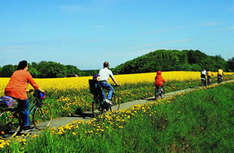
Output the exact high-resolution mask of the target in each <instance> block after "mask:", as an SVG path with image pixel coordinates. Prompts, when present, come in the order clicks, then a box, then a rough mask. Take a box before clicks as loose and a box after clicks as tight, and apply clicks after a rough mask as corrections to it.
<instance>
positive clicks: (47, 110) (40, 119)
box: [33, 104, 53, 130]
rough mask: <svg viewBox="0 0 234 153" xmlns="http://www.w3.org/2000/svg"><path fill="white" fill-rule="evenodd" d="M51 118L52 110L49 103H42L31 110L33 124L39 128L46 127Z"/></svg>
mask: <svg viewBox="0 0 234 153" xmlns="http://www.w3.org/2000/svg"><path fill="white" fill-rule="evenodd" d="M52 120H53V115H52V110H51V107H50V105H49V104H42V106H41V107H37V108H36V109H35V111H34V112H33V124H34V126H35V128H37V129H39V130H43V129H46V128H48V127H49V126H50V124H51V121H52Z"/></svg>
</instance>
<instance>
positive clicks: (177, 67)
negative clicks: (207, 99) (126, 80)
mask: <svg viewBox="0 0 234 153" xmlns="http://www.w3.org/2000/svg"><path fill="white" fill-rule="evenodd" d="M110 62H111V61H110ZM16 68H17V65H11V64H9V65H4V66H2V67H0V77H10V76H11V74H12V73H13V72H14V71H15V70H16ZM219 68H222V69H223V70H224V71H231V72H234V57H232V58H231V59H229V60H228V61H225V60H224V59H223V58H222V57H221V56H208V55H206V54H205V53H203V52H201V51H199V50H182V51H179V50H156V51H153V52H150V53H148V54H145V55H143V56H140V57H137V58H135V59H133V60H130V61H127V62H125V63H123V64H120V65H118V66H116V67H115V68H112V69H111V70H112V71H113V73H114V74H130V73H144V72H155V71H157V70H161V71H201V70H202V69H206V70H210V71H217V69H219ZM29 72H30V73H31V74H32V76H33V77H35V78H58V77H74V76H91V75H94V74H96V73H98V70H80V69H78V68H77V67H76V66H73V65H63V64H60V63H57V62H53V61H41V62H39V63H36V62H32V63H29Z"/></svg>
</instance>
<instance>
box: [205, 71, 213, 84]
mask: <svg viewBox="0 0 234 153" xmlns="http://www.w3.org/2000/svg"><path fill="white" fill-rule="evenodd" d="M206 75H207V85H210V84H211V76H212V73H211V71H207V73H206Z"/></svg>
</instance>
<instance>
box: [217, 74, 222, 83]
mask: <svg viewBox="0 0 234 153" xmlns="http://www.w3.org/2000/svg"><path fill="white" fill-rule="evenodd" d="M222 81H223V76H222V75H218V77H217V82H218V83H221V82H222Z"/></svg>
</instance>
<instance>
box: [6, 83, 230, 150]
mask: <svg viewBox="0 0 234 153" xmlns="http://www.w3.org/2000/svg"><path fill="white" fill-rule="evenodd" d="M233 89H234V85H233V84H225V85H221V86H218V87H215V88H210V89H206V90H199V91H193V92H191V93H187V94H185V95H183V96H176V97H175V98H173V99H170V100H164V101H159V102H156V103H154V104H151V105H145V106H138V107H135V108H132V109H130V110H129V111H127V112H118V113H112V114H106V115H105V116H99V117H98V118H96V119H95V120H93V121H92V122H89V123H87V124H83V123H82V124H80V123H77V125H78V127H79V128H70V130H67V129H66V130H65V131H64V132H62V133H60V134H59V130H55V131H54V132H49V131H47V132H44V133H43V134H42V135H40V136H39V137H37V138H32V140H29V141H27V142H26V143H25V145H22V144H23V143H18V142H14V143H12V144H11V145H10V146H9V147H6V148H5V149H4V150H2V151H3V152H63V153H65V152H108V153H109V152H113V153H114V152H163V153H165V152H195V153H198V152H201V153H204V152H206V153H207V152H212V153H213V152H217V153H220V152H227V153H229V152H232V149H233V148H232V147H233V146H234V139H233V136H234V135H233V134H234V132H233V131H234V128H233V120H234V114H233V108H234V105H233V101H234V96H233ZM74 127H75V126H74ZM60 132H61V131H60ZM55 133H56V134H55Z"/></svg>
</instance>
